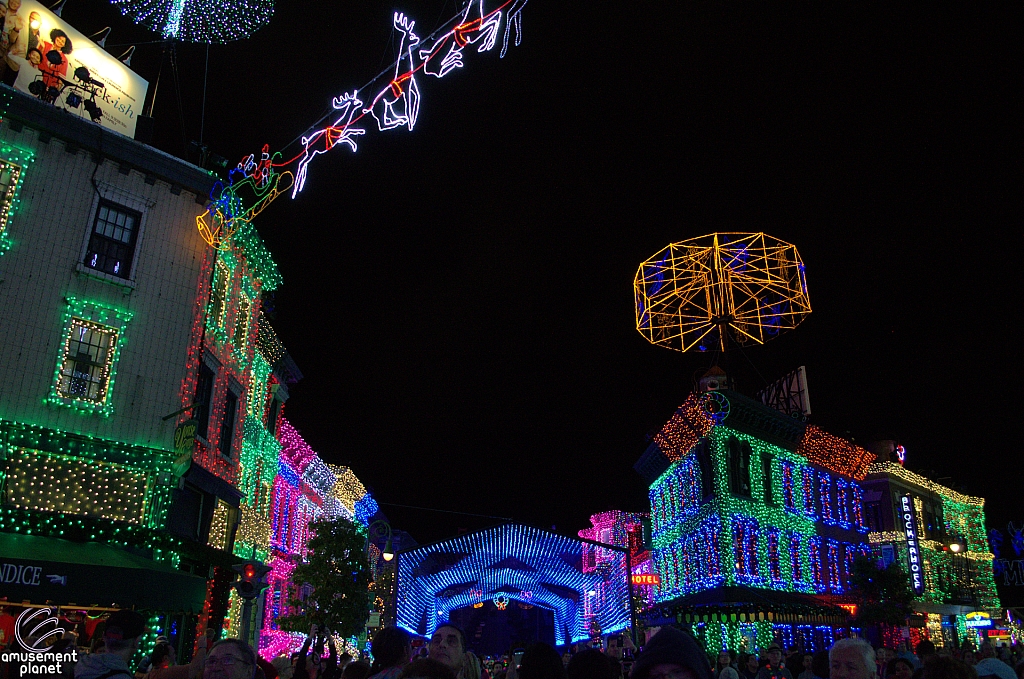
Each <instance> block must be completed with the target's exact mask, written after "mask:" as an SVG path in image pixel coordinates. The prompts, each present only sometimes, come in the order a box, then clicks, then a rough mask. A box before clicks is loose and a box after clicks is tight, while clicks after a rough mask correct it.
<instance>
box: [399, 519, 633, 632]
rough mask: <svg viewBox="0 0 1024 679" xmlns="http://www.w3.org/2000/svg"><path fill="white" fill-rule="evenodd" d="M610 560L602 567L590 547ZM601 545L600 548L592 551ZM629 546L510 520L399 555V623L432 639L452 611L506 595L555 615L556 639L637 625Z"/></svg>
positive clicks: (604, 561) (604, 560)
mask: <svg viewBox="0 0 1024 679" xmlns="http://www.w3.org/2000/svg"><path fill="white" fill-rule="evenodd" d="M588 544H590V545H598V546H599V548H600V549H601V550H603V554H604V555H606V556H607V557H610V558H605V559H602V560H601V563H600V564H599V565H598V566H597V567H594V566H593V565H590V566H588V565H587V564H586V562H585V561H584V545H588ZM590 551H593V550H590ZM629 565H630V564H629V551H628V550H626V549H622V548H619V547H613V546H611V545H602V544H600V543H595V542H591V541H589V540H581V539H577V538H568V537H564V536H562V535H558V534H556V533H551V532H549V531H545V530H541V529H539V528H533V527H532V526H523V525H519V524H505V525H502V526H496V527H494V528H487V529H484V530H481V531H478V532H475V533H469V534H466V535H460V536H459V537H456V538H452V539H450V540H444V541H442V542H436V543H434V544H430V545H424V546H421V547H416V548H414V549H410V550H407V551H405V552H400V553H399V554H398V589H397V596H396V598H397V601H398V606H397V624H398V626H399V627H401V628H402V629H404V630H406V631H408V632H410V633H411V634H415V635H418V636H423V637H429V636H430V635H432V634H433V633H434V630H435V629H436V628H437V624H438V623H439V622H444V621H446V620H448V618H449V616H450V614H451V612H452V611H455V610H457V609H460V608H465V607H467V606H472V605H473V604H476V603H480V602H485V601H490V600H491V599H492V598H493V597H495V596H501V595H503V596H506V597H508V598H509V600H510V601H518V602H522V603H525V604H532V605H534V606H540V607H542V608H547V609H549V610H551V611H552V612H553V613H554V618H555V643H556V644H557V645H563V644H566V643H575V642H578V641H583V640H585V639H589V638H590V635H591V626H592V625H593V624H594V623H596V624H597V625H599V626H600V628H601V633H602V634H610V633H613V632H618V631H620V630H623V629H625V628H626V627H628V626H629V621H630V611H629V597H630V591H629V590H630V586H629V579H628V575H629Z"/></svg>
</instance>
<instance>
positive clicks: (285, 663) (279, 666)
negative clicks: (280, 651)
mask: <svg viewBox="0 0 1024 679" xmlns="http://www.w3.org/2000/svg"><path fill="white" fill-rule="evenodd" d="M270 664H271V665H273V666H274V669H276V670H277V679H292V674H293V673H294V672H295V667H294V666H293V665H292V660H291V658H289V657H288V656H286V655H279V656H277V657H276V658H274V659H273V660H271V661H270ZM389 679H390V678H389Z"/></svg>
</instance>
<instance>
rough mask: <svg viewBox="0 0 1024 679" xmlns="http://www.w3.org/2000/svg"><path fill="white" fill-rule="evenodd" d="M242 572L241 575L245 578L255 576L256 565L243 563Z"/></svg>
mask: <svg viewBox="0 0 1024 679" xmlns="http://www.w3.org/2000/svg"><path fill="white" fill-rule="evenodd" d="M242 574H243V577H245V578H246V579H247V580H248V579H250V578H255V577H256V566H253V565H252V564H251V563H247V564H245V570H244V571H243V573H242Z"/></svg>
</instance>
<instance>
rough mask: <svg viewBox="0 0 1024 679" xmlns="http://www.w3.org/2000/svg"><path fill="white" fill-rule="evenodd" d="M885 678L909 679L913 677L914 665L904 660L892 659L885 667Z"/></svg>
mask: <svg viewBox="0 0 1024 679" xmlns="http://www.w3.org/2000/svg"><path fill="white" fill-rule="evenodd" d="M879 650H881V649H879ZM885 676H886V677H888V679H910V678H911V677H913V676H914V664H913V663H912V662H910V661H909V660H907V659H906V658H893V659H892V660H890V661H889V664H887V665H886V666H885Z"/></svg>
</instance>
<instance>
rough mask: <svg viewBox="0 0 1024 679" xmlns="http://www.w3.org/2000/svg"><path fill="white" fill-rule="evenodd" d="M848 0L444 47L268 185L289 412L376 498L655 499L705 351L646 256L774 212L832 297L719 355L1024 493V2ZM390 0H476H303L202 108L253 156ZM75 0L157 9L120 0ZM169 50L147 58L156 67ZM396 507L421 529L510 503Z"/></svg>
mask: <svg viewBox="0 0 1024 679" xmlns="http://www.w3.org/2000/svg"><path fill="white" fill-rule="evenodd" d="M836 4H837V3H824V4H822V3H816V4H813V5H789V4H787V5H786V6H785V7H779V6H777V4H776V3H751V2H722V1H719V2H682V3H662V4H659V5H654V4H650V3H619V4H617V5H614V6H613V5H612V4H611V3H580V2H571V3H564V2H551V1H550V0H548V1H546V0H531V2H530V4H529V5H527V7H526V9H525V12H524V15H523V27H524V39H523V43H522V45H521V46H520V47H518V48H515V49H511V50H510V52H509V54H508V56H506V58H505V59H504V60H499V59H498V58H497V54H496V53H489V54H484V55H478V54H475V53H471V54H469V55H468V57H467V59H466V67H465V68H464V69H463V70H462V71H461V72H457V73H453V74H451V75H449V76H448V77H447V78H445V79H444V80H441V81H437V80H434V79H429V80H427V79H424V80H421V81H420V85H421V91H422V94H423V103H422V110H421V114H420V120H419V123H418V125H417V128H416V130H415V131H413V132H411V133H409V132H403V131H391V132H387V133H378V132H376V130H373V131H371V132H370V133H369V134H367V136H366V137H364V138H363V139H362V140H361V142H360V148H359V151H358V153H356V154H352V153H350V152H349V151H348V150H347V148H342V147H339V148H337V149H336V150H333V151H332V152H331V153H330V154H328V155H326V156H321V157H320V158H318V159H317V160H316V161H314V163H313V164H312V165H311V166H310V178H309V182H308V187H307V189H306V191H305V192H304V193H303V194H302V195H301V196H300V197H299V199H298V200H296V201H291V200H289V199H287V198H282V199H280V200H279V201H278V203H277V204H275V205H274V206H273V207H272V208H271V209H269V210H267V212H265V213H264V216H263V217H261V223H260V225H259V228H260V231H261V233H262V234H263V237H264V239H265V240H266V242H267V244H268V246H269V247H270V248H271V250H272V252H273V253H274V254H275V257H276V259H277V261H278V262H279V263H280V266H281V269H282V272H283V275H284V279H285V285H284V287H283V288H282V289H281V290H280V292H279V294H278V295H277V296H276V300H275V305H276V321H275V328H276V329H277V331H278V333H279V335H280V336H281V337H282V339H283V340H284V342H285V343H286V345H287V346H288V348H289V349H290V351H291V353H292V355H293V356H294V358H295V360H296V361H297V362H298V364H299V366H300V368H301V369H302V370H303V372H304V373H305V375H306V377H305V379H304V380H303V381H302V382H301V383H300V384H299V385H297V386H296V387H295V388H294V389H293V390H292V393H293V396H292V398H291V400H290V401H289V402H288V406H287V410H286V413H287V416H288V417H289V418H290V419H291V421H292V422H293V423H294V424H295V425H296V426H297V427H298V428H299V429H300V430H301V431H302V433H303V435H304V436H305V437H306V438H307V440H309V441H310V443H311V444H312V445H313V446H314V447H315V448H316V449H317V450H318V451H319V452H320V454H321V456H323V457H324V458H325V459H326V460H327V461H329V462H335V463H343V464H349V465H350V466H352V468H353V469H354V470H355V471H356V473H357V474H358V476H359V477H360V478H361V479H363V480H364V482H366V483H367V484H369V485H371V486H372V487H373V488H374V491H375V494H376V497H377V498H378V500H379V501H380V502H382V503H393V504H405V505H416V506H426V507H434V508H439V509H447V510H457V511H462V512H469V513H476V514H486V515H495V516H507V517H513V518H515V519H516V520H519V521H523V522H528V523H533V524H536V525H540V526H544V527H548V526H551V525H556V526H557V527H558V530H559V532H563V533H567V534H572V533H574V532H575V531H576V530H578V529H580V528H583V527H585V526H587V525H588V522H587V517H588V516H589V514H591V513H593V512H595V511H600V510H604V509H608V508H612V507H615V508H622V509H627V510H641V509H643V508H644V507H645V503H646V494H645V490H644V488H643V487H642V484H641V483H640V480H639V477H637V476H636V474H635V473H634V472H633V471H632V468H631V467H632V465H633V463H634V462H635V461H636V460H637V458H638V457H639V455H640V454H641V453H642V452H643V450H644V448H645V447H646V445H647V440H646V435H647V434H648V432H651V431H652V430H655V429H656V428H658V427H659V426H660V425H661V424H662V423H663V422H664V421H665V420H666V419H667V418H668V417H669V416H670V415H671V413H672V411H673V410H674V408H675V407H676V406H678V405H679V404H680V403H681V402H682V401H683V399H684V398H685V396H686V395H687V393H688V392H689V390H690V389H691V384H692V380H693V376H694V374H695V372H696V371H698V370H699V369H701V368H702V367H706V366H707V365H708V363H709V361H710V360H711V357H710V356H709V355H683V354H678V353H675V352H671V351H668V350H665V349H660V348H656V347H653V346H650V345H648V344H647V343H646V342H645V341H644V340H643V338H642V337H641V336H640V335H639V334H638V333H637V332H636V330H635V329H634V319H633V307H632V287H631V286H632V279H633V275H634V274H635V272H636V268H637V266H638V265H639V263H640V262H641V261H643V260H644V259H646V258H647V257H649V256H650V255H652V254H653V253H655V252H656V251H658V250H659V249H660V248H662V247H663V246H665V245H667V244H668V243H670V242H672V241H678V240H683V239H685V238H689V237H693V236H697V235H701V234H704V233H709V232H712V231H716V230H717V231H765V232H767V233H770V234H772V235H774V236H776V237H779V238H782V239H784V240H787V241H789V242H792V243H794V244H796V245H797V247H798V248H799V250H800V253H801V254H802V256H803V258H804V261H805V263H806V265H807V271H808V283H809V288H810V294H811V302H812V305H813V307H814V313H813V314H812V315H811V317H810V318H809V319H808V320H807V321H806V322H805V323H804V324H803V325H802V326H800V327H799V328H798V329H797V330H796V331H794V332H792V333H790V334H789V335H787V336H784V337H782V338H780V339H777V340H775V341H773V342H771V343H769V344H768V345H766V346H765V347H762V348H758V349H748V350H747V351H746V354H745V355H744V354H738V353H737V354H735V355H731V356H729V357H728V358H727V361H728V367H729V369H730V371H731V372H732V373H734V375H735V376H736V377H737V378H738V380H739V386H740V389H741V390H743V391H746V392H748V393H752V392H753V391H756V390H757V389H759V388H760V387H761V386H762V385H763V381H762V378H761V377H760V376H763V377H764V378H767V379H769V380H770V379H774V378H775V377H778V376H779V375H781V374H782V373H783V372H785V371H788V370H790V369H792V368H794V367H796V366H798V365H806V366H807V372H808V375H809V381H810V392H811V399H812V405H813V409H814V415H813V417H812V421H814V422H815V423H817V424H819V425H820V426H823V427H825V428H826V429H828V430H830V431H832V432H834V433H836V434H840V435H848V436H852V437H855V439H856V440H857V441H858V442H861V443H863V442H867V441H868V440H871V439H874V438H882V437H884V438H898V439H899V440H900V441H901V442H902V443H903V444H904V445H905V446H906V447H907V449H908V451H909V456H910V457H909V460H908V466H910V467H911V468H916V469H930V470H934V475H935V476H937V477H950V478H951V481H950V483H953V484H954V485H958V486H959V487H961V488H962V489H964V490H965V491H967V492H969V493H972V494H977V495H983V496H985V497H987V498H989V509H988V511H989V517H990V523H998V522H1002V523H1003V524H1005V521H1006V520H1008V519H1017V520H1020V519H1022V518H1024V508H1021V507H1020V499H1019V498H1020V493H1019V487H1020V483H1019V479H1020V476H1021V472H1022V471H1024V457H1022V456H1021V454H1020V452H1019V451H1018V450H1017V443H1016V441H1017V440H1018V436H1017V429H1018V423H1019V420H1020V418H1019V415H1018V413H1019V412H1020V405H1021V403H1020V401H1021V398H1020V388H1019V385H1020V384H1021V362H1020V360H1019V359H1018V348H1017V345H1018V343H1019V331H1014V330H1013V328H1014V327H1017V323H1018V321H1017V319H1016V318H1015V316H1016V315H1017V314H1018V313H1019V309H1020V293H1021V284H1020V276H1019V274H1018V268H1019V266H1020V265H1019V263H1018V259H1019V253H1020V250H1021V236H1020V211H1019V201H1018V200H1017V198H1018V197H1019V194H1020V187H1021V162H1020V161H1021V134H1020V120H1021V106H1020V103H1021V88H1020V77H1019V75H1020V74H1019V70H1017V69H1016V68H1015V67H1014V63H1015V62H1017V60H1016V59H1015V58H1014V57H1013V53H1014V52H1015V51H1016V50H1014V49H1013V47H1012V45H1013V44H1014V43H1013V42H1011V36H1009V35H1008V31H1006V30H1005V29H1006V28H1008V25H1009V19H1008V18H1007V17H1003V16H999V15H997V14H995V13H990V10H988V9H986V8H985V7H978V6H970V7H960V8H951V7H943V8H940V7H928V8H925V7H921V6H917V7H909V8H908V7H903V6H902V5H898V6H893V5H892V4H889V5H885V6H882V5H875V4H867V5H865V4H863V3H856V4H852V3H849V4H844V6H843V7H837V6H836ZM394 10H401V11H404V12H406V13H407V14H410V15H411V16H412V17H413V18H415V19H416V20H417V27H418V28H421V30H422V33H426V32H428V31H427V29H432V28H433V27H434V26H435V25H437V23H439V21H438V20H439V19H444V18H447V17H449V16H451V15H452V14H454V10H455V6H454V4H453V2H452V0H447V4H445V0H429V1H428V0H410V1H409V2H407V3H404V4H402V5H392V4H389V3H376V2H367V3H315V2H310V1H308V0H306V1H303V0H282V1H281V2H279V4H278V9H277V14H276V15H275V17H274V19H273V21H272V22H271V24H270V25H269V26H268V27H267V28H266V29H264V30H263V31H261V32H260V33H258V34H257V35H256V36H255V37H254V38H252V39H251V40H247V41H243V42H239V43H235V44H232V45H228V46H213V47H212V48H211V49H210V69H209V88H208V94H207V115H206V122H205V130H204V134H205V140H206V141H207V142H208V143H209V144H210V145H211V147H212V148H213V149H214V150H215V151H216V152H218V153H220V154H222V155H224V156H226V157H229V158H238V157H240V156H242V155H243V154H247V153H251V152H258V151H259V148H260V146H261V145H262V144H263V143H264V142H269V143H270V144H271V145H272V147H273V148H275V149H279V148H281V147H282V146H283V145H285V144H287V143H288V142H290V141H291V140H292V139H293V138H295V137H296V136H298V135H300V134H301V133H302V132H303V131H304V130H305V129H306V127H307V126H308V125H309V124H310V123H312V122H313V121H315V120H316V119H317V118H318V117H319V116H320V114H321V113H323V112H324V110H325V107H326V106H328V105H329V102H330V99H331V97H332V96H334V95H337V94H340V93H341V92H343V91H346V90H348V91H351V90H352V89H353V88H355V87H360V86H362V85H363V84H364V83H365V82H366V81H367V80H369V79H370V77H371V76H373V75H374V74H376V73H377V72H378V71H379V70H380V68H381V67H382V65H386V64H387V63H388V62H389V61H390V60H391V59H392V58H393V56H394V54H393V52H394V46H393V44H392V41H391V31H390V27H391V14H392V12H393V11H394ZM107 15H110V17H112V18H110V20H109V21H107V20H106V18H107ZM64 17H65V18H66V19H68V20H69V21H71V22H72V23H73V24H74V25H76V26H77V27H79V28H80V30H82V31H83V32H86V33H89V32H92V31H93V30H96V29H98V28H101V27H102V26H103V25H107V24H108V23H110V24H113V26H114V32H113V35H112V36H111V38H110V40H109V42H110V43H111V44H118V43H121V42H124V43H128V42H130V40H132V39H135V40H151V39H153V37H155V36H152V34H146V33H144V32H142V31H139V30H137V29H134V28H133V27H131V26H130V25H128V24H127V23H126V20H124V19H122V18H121V17H120V16H119V15H117V13H116V11H114V10H113V9H112V8H110V7H109V6H107V5H106V4H104V3H101V2H100V0H72V2H71V3H69V5H68V7H67V9H66V10H65V13H64ZM104 21H105V22H106V23H104ZM1016 39H1017V38H1016V37H1013V38H1012V40H1016ZM178 50H179V59H178V62H179V71H180V78H181V82H180V90H181V99H182V102H183V103H182V107H181V112H182V117H183V119H184V122H185V133H184V135H183V134H182V127H181V124H180V123H179V108H178V103H177V101H176V100H177V95H176V93H175V91H174V88H173V86H172V80H170V79H169V77H168V76H169V72H168V71H166V70H165V72H164V76H163V79H162V81H161V84H160V90H159V94H158V98H157V102H156V109H155V115H156V118H157V145H158V146H161V147H162V148H164V149H165V150H168V151H170V152H174V153H178V152H180V151H181V149H182V138H183V136H184V138H186V139H196V138H198V136H199V128H200V110H201V104H200V103H201V98H202V81H203V54H204V48H203V47H197V46H180V47H179V48H178ZM111 51H112V52H118V53H119V52H120V49H117V48H111ZM159 54H160V46H159V45H140V47H139V48H138V52H137V54H136V57H135V60H134V61H133V65H134V66H135V67H136V68H137V70H139V72H140V73H141V74H142V75H143V76H144V77H147V78H148V79H150V80H151V81H152V80H153V79H154V76H155V73H156V69H157V63H158V61H157V60H158V57H159ZM1017 63H1019V62H1017ZM294 148H295V147H294V146H293V147H291V148H290V149H289V150H292V151H293V152H294ZM759 375H760V376H759ZM847 432H849V433H848V434H847ZM385 510H386V512H387V513H388V515H389V516H390V517H391V519H392V523H393V524H394V525H395V526H396V527H401V528H404V529H406V530H408V531H409V532H411V533H412V534H413V536H414V537H416V538H417V539H418V540H419V541H421V542H427V541H432V540H436V539H440V538H444V537H447V536H449V535H452V534H454V533H455V532H456V531H457V530H458V529H459V528H460V527H461V528H476V527H480V526H482V525H486V524H489V523H493V522H494V521H493V520H492V519H485V518H473V517H468V516H458V515H451V514H442V513H428V512H422V511H416V510H408V509H402V508H398V507H393V506H385Z"/></svg>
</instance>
